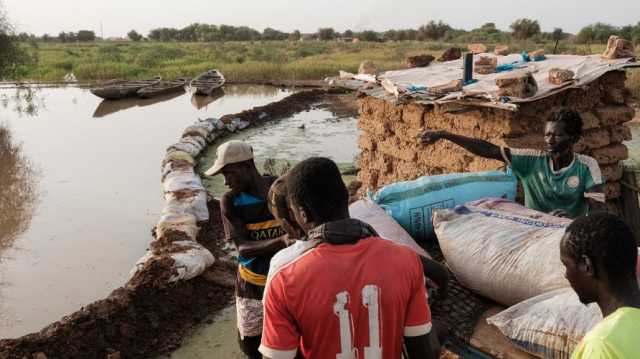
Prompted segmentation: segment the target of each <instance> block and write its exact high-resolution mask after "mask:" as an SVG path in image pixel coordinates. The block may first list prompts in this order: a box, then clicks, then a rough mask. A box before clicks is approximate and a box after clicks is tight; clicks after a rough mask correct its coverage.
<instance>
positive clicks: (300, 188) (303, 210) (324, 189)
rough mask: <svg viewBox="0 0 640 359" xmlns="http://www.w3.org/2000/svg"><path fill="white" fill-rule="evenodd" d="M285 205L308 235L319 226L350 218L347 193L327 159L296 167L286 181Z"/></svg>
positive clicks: (334, 167)
mask: <svg viewBox="0 0 640 359" xmlns="http://www.w3.org/2000/svg"><path fill="white" fill-rule="evenodd" d="M286 186H287V193H288V198H287V202H288V205H289V208H290V209H291V212H292V213H293V215H294V217H295V220H296V222H297V223H298V225H300V227H301V228H302V229H303V230H304V231H305V232H308V231H309V230H311V229H312V228H313V227H315V226H318V225H320V224H323V223H326V222H330V221H335V220H339V219H344V218H348V217H349V204H348V201H349V193H348V191H347V187H346V186H345V184H344V182H343V181H342V177H341V175H340V170H339V169H338V166H336V164H335V163H334V162H333V161H331V160H330V159H328V158H323V157H312V158H309V159H307V160H304V161H302V162H300V163H298V164H297V165H296V166H295V167H293V168H292V169H291V171H289V173H288V174H287V180H286Z"/></svg>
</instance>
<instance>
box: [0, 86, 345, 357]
mask: <svg viewBox="0 0 640 359" xmlns="http://www.w3.org/2000/svg"><path fill="white" fill-rule="evenodd" d="M345 92H346V91H345V90H342V89H313V90H308V91H302V92H298V93H295V94H293V95H291V96H289V97H286V98H285V99H283V100H281V101H278V102H274V103H271V104H268V105H266V106H260V107H255V108H253V109H251V110H247V111H243V112H240V113H237V114H231V115H225V116H223V117H221V118H220V119H206V120H201V121H198V122H196V123H194V124H193V125H191V126H189V127H188V128H187V129H185V131H184V132H183V134H182V136H181V138H180V140H179V141H178V142H177V143H175V144H173V145H171V146H169V147H168V148H167V153H166V156H165V159H164V160H163V162H162V166H161V179H162V186H163V189H164V193H165V207H164V209H163V211H162V216H161V218H160V220H159V221H158V224H157V226H156V227H155V229H154V231H153V240H152V241H151V243H150V245H149V249H148V251H147V253H146V254H145V255H144V256H143V257H142V258H140V260H139V261H138V262H137V263H136V264H135V266H134V268H133V269H132V271H131V278H130V279H129V281H128V282H127V283H125V284H124V285H123V286H122V287H120V288H118V289H116V290H114V291H113V292H112V293H111V294H109V296H108V297H107V298H105V299H102V300H98V301H96V302H94V303H91V304H89V305H87V306H85V307H83V308H81V309H80V310H78V311H76V312H75V313H72V314H70V315H67V316H65V317H63V318H62V319H61V320H59V321H57V322H55V323H52V324H50V325H49V326H47V327H45V328H44V329H42V330H41V331H39V332H37V333H32V334H28V335H25V336H23V337H20V338H17V339H2V340H0V358H2V359H5V358H18V359H24V358H29V359H31V358H34V359H36V358H37V359H47V358H48V359H52V358H91V359H95V358H108V359H116V358H154V357H157V356H159V355H162V354H165V353H168V352H171V351H172V350H175V349H176V348H177V347H178V346H179V345H180V343H181V341H182V338H183V337H184V336H185V335H187V334H188V333H190V331H191V330H192V328H193V327H194V326H195V325H197V324H199V323H201V322H202V321H204V320H206V319H207V318H209V317H210V316H211V315H212V314H214V313H216V312H217V311H218V310H220V309H222V308H224V307H227V306H228V305H229V303H230V300H231V298H232V296H233V286H234V278H235V271H236V264H235V263H234V262H232V261H229V260H228V259H225V258H228V253H227V252H226V251H225V250H223V248H222V247H223V243H222V238H223V236H224V233H223V229H222V224H221V222H220V212H219V203H218V201H217V200H216V199H213V198H210V197H208V195H207V193H206V191H205V189H204V187H203V186H202V182H201V180H200V176H199V175H198V174H197V173H196V172H195V170H194V167H195V166H196V159H197V158H198V157H199V156H200V155H201V154H202V152H203V151H204V149H205V148H206V147H207V146H208V145H210V144H211V143H214V142H218V141H221V140H223V139H224V138H225V137H227V136H228V135H230V134H233V133H236V132H238V131H242V130H243V129H245V128H248V127H251V126H253V125H257V124H260V123H264V122H267V121H272V120H278V119H283V118H287V117H290V116H292V115H293V114H295V113H298V112H302V111H305V110H309V109H310V108H311V107H312V106H313V104H314V103H315V102H317V101H319V100H321V99H323V98H325V97H327V96H330V95H335V94H343V93H345ZM141 235H142V234H141Z"/></svg>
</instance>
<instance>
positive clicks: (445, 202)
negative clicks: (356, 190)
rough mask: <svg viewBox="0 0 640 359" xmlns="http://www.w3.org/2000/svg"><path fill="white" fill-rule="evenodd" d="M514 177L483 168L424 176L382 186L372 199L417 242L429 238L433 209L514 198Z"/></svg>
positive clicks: (431, 230)
mask: <svg viewBox="0 0 640 359" xmlns="http://www.w3.org/2000/svg"><path fill="white" fill-rule="evenodd" d="M516 183H517V180H516V177H515V176H514V175H513V174H512V173H511V171H508V172H503V171H485V172H469V173H451V174H446V175H437V176H425V177H420V178H418V179H416V180H413V181H406V182H397V183H393V184H390V185H387V186H384V187H382V188H381V189H379V190H378V191H377V192H376V193H374V194H369V196H370V197H371V199H372V200H373V201H374V202H375V203H377V204H378V205H380V206H381V207H382V208H384V209H385V210H386V211H387V213H389V215H391V217H393V218H394V219H395V220H396V221H397V222H398V223H399V224H400V225H401V226H402V227H403V228H404V229H405V230H406V231H407V232H409V234H410V235H411V236H412V237H413V239H415V240H416V241H425V240H427V239H429V238H432V237H433V235H434V233H433V224H432V221H431V214H432V211H433V210H434V209H441V208H453V207H454V206H456V205H459V204H462V203H465V202H469V201H475V200H479V199H482V198H487V197H503V198H508V199H510V200H514V199H515V196H516Z"/></svg>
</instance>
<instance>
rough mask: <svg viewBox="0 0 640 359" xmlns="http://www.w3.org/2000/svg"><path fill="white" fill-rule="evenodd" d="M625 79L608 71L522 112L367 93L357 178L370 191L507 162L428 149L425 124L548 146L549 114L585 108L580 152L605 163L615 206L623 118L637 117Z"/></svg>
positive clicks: (443, 144) (625, 134)
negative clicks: (545, 133)
mask: <svg viewBox="0 0 640 359" xmlns="http://www.w3.org/2000/svg"><path fill="white" fill-rule="evenodd" d="M625 78H626V74H625V72H623V71H613V72H609V73H607V74H606V75H604V76H602V77H601V78H600V79H598V80H596V81H594V82H592V83H591V84H589V85H587V86H585V87H583V88H578V89H570V90H567V91H564V92H561V93H559V94H556V95H553V96H550V97H548V98H546V99H542V100H539V101H536V102H533V103H527V104H524V105H521V106H520V108H519V110H518V111H516V112H512V111H506V110H499V109H493V108H482V107H473V108H472V107H461V106H460V105H456V104H444V105H424V104H418V103H408V104H400V105H396V104H394V103H391V102H388V101H385V100H381V99H378V98H373V97H364V98H362V99H360V100H359V106H360V108H359V112H360V114H359V118H358V127H359V128H360V129H361V130H362V133H361V135H360V138H359V139H358V145H359V147H360V149H361V155H360V158H359V160H358V165H359V168H360V173H359V175H358V179H359V180H360V181H361V182H362V184H363V188H369V189H376V188H379V187H381V186H383V185H385V184H388V183H393V182H397V181H403V180H412V179H415V178H418V177H420V176H425V175H434V174H442V173H451V172H470V171H482V170H490V169H497V168H500V167H502V166H503V164H502V163H501V162H498V161H494V160H487V159H483V158H479V157H477V156H474V155H472V154H470V153H469V152H467V151H465V150H464V149H462V148H460V147H459V146H457V145H455V144H453V143H451V142H449V141H439V142H438V143H436V144H435V145H430V146H424V145H422V144H420V143H419V138H418V137H419V135H420V133H421V132H422V131H423V130H424V129H433V130H436V129H444V130H447V131H450V132H452V133H456V134H459V135H465V136H470V137H475V138H481V139H485V140H487V141H490V142H492V143H495V144H497V145H506V146H510V147H516V148H543V145H544V141H543V134H542V133H543V127H544V124H545V119H546V118H547V117H548V116H549V114H550V113H551V111H553V110H555V109H557V108H559V107H567V108H572V109H575V110H577V111H579V112H580V113H581V114H582V115H583V120H584V133H583V137H582V139H581V140H580V141H579V142H578V143H577V144H576V146H575V150H576V152H578V153H584V154H587V155H589V156H592V157H594V158H595V159H596V160H597V161H598V163H599V164H600V167H601V170H602V174H603V176H604V178H605V181H606V185H605V194H606V197H607V200H608V202H609V203H610V205H611V206H614V205H616V204H617V202H616V201H615V200H616V199H617V198H618V197H620V195H621V189H620V182H619V181H620V179H621V178H622V174H623V170H622V166H621V165H620V163H619V162H620V161H621V160H624V159H626V158H627V156H628V154H627V148H626V147H625V146H624V145H622V144H621V142H622V141H625V140H629V139H630V138H631V132H630V131H629V129H628V128H627V127H626V126H623V123H624V122H627V121H629V120H631V119H632V118H633V116H634V110H633V108H632V107H630V106H629V105H628V101H629V100H630V95H629V92H628V91H627V90H626V89H625V87H624V81H625ZM614 208H617V206H615V207H614Z"/></svg>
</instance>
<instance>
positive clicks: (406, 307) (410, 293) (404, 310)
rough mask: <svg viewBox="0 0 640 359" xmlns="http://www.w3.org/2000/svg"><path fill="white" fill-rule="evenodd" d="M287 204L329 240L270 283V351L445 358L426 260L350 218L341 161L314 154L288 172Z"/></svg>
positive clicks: (309, 230) (266, 351)
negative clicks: (428, 287)
mask: <svg viewBox="0 0 640 359" xmlns="http://www.w3.org/2000/svg"><path fill="white" fill-rule="evenodd" d="M286 187H287V194H288V198H287V203H288V206H289V209H290V211H291V213H292V215H293V219H294V220H295V222H296V223H297V225H298V226H299V227H300V229H301V230H302V231H303V232H304V234H305V235H306V236H307V237H308V240H310V241H314V240H316V241H318V242H319V244H318V245H317V246H315V247H313V248H312V249H310V250H308V251H306V252H304V254H303V255H301V256H299V257H298V258H296V259H295V260H293V261H291V262H289V263H287V264H285V265H284V266H282V267H280V268H279V269H278V270H277V271H276V272H275V273H273V276H272V277H271V278H270V279H269V281H268V282H267V286H266V289H265V297H264V310H265V313H264V314H265V317H264V330H263V335H262V344H261V345H260V352H261V353H262V354H263V356H264V357H265V358H274V359H280V358H294V357H296V355H298V356H299V357H302V358H345V359H347V358H380V359H391V358H393V359H397V358H399V357H400V356H401V353H402V345H403V338H404V344H405V345H406V347H407V352H408V353H409V357H410V358H436V357H437V356H436V355H437V352H438V351H439V348H438V345H437V340H436V339H434V338H433V337H434V336H433V335H432V334H431V326H432V325H431V314H430V311H429V306H428V304H427V294H426V291H425V286H424V276H423V273H422V264H421V262H420V259H419V258H418V255H417V254H416V253H415V252H413V251H412V250H411V249H409V248H406V247H403V246H400V245H397V244H394V243H392V242H391V241H388V240H383V239H381V238H378V237H376V236H375V235H374V233H375V231H373V229H372V228H371V227H370V226H369V225H368V224H366V223H363V222H361V221H359V220H356V219H352V218H350V217H349V208H348V198H349V194H348V191H347V188H346V186H345V185H344V182H343V181H342V178H341V176H340V171H339V170H338V167H337V166H336V164H335V163H334V162H333V161H331V160H329V159H327V158H319V157H316V158H310V159H307V160H305V161H302V162H301V163H299V164H298V165H296V166H295V167H294V168H293V169H291V171H290V172H289V173H288V174H287V177H286Z"/></svg>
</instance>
